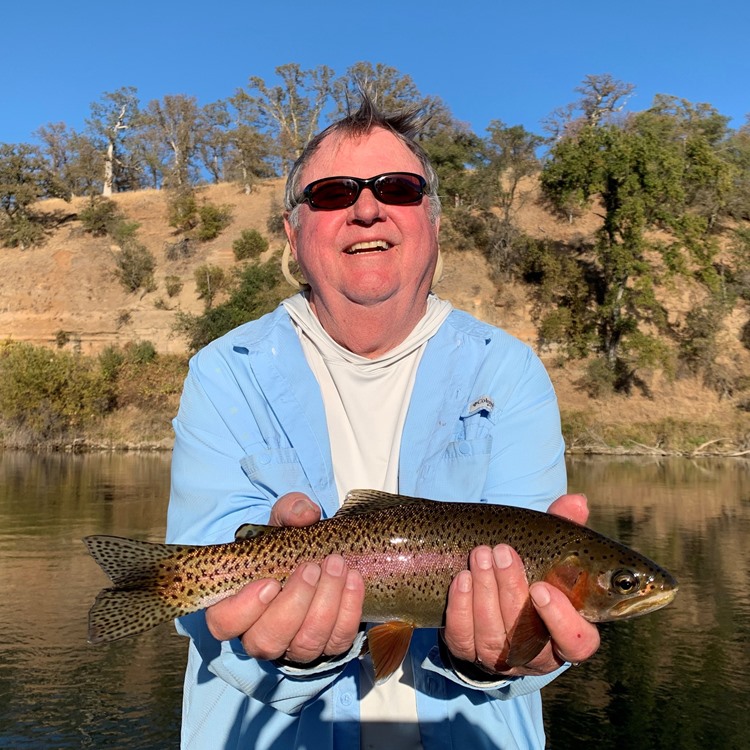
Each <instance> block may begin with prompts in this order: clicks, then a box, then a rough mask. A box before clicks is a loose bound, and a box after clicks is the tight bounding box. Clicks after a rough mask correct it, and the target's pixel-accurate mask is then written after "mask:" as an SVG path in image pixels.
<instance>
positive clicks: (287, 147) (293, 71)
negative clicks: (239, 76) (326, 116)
mask: <svg viewBox="0 0 750 750" xmlns="http://www.w3.org/2000/svg"><path fill="white" fill-rule="evenodd" d="M276 75H277V76H278V77H279V78H280V79H281V84H280V85H277V86H268V85H267V84H266V82H265V81H264V80H263V79H262V78H260V77H259V76H252V77H251V78H250V81H249V83H250V85H249V91H243V90H240V91H238V92H237V95H236V97H235V98H236V99H237V98H240V99H241V98H245V99H246V101H245V103H244V104H243V106H244V107H246V108H247V109H248V110H251V111H252V112H253V114H254V116H253V118H252V124H253V125H254V126H255V127H256V128H257V129H258V130H260V131H261V132H263V133H267V134H269V135H271V136H272V137H273V138H274V140H275V142H276V147H277V156H278V158H279V159H280V160H281V162H282V166H283V169H284V170H286V169H287V168H288V167H289V166H290V165H291V164H292V163H293V162H294V161H295V160H296V159H297V157H298V156H299V155H300V154H301V153H302V149H303V148H304V147H305V144H306V143H307V142H308V141H309V140H310V139H311V138H312V137H313V136H314V135H315V134H316V133H317V132H318V130H319V123H320V118H321V115H322V112H323V108H324V106H325V104H326V102H327V100H328V98H329V96H330V93H331V79H332V78H333V71H332V70H331V69H330V68H329V67H327V66H326V65H319V66H318V67H317V68H313V69H312V70H302V68H301V67H300V66H299V65H298V64H297V63H287V64H286V65H281V66H279V67H278V68H276Z"/></svg>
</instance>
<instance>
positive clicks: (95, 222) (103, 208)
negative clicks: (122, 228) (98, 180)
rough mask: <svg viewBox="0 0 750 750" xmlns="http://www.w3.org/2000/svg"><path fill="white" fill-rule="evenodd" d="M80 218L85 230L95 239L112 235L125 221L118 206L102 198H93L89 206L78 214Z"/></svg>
mask: <svg viewBox="0 0 750 750" xmlns="http://www.w3.org/2000/svg"><path fill="white" fill-rule="evenodd" d="M78 218H79V219H80V220H81V224H82V225H83V228H84V230H85V231H86V232H88V233H89V234H93V235H94V237H104V236H106V235H108V234H109V235H111V234H112V233H113V230H114V228H115V226H116V225H117V224H119V223H120V222H122V221H123V216H122V214H121V213H120V209H119V208H118V207H117V204H116V203H115V202H114V201H113V200H110V199H109V198H102V197H101V196H97V197H94V198H92V199H91V200H90V201H89V204H88V206H86V208H84V209H82V210H81V211H79V212H78Z"/></svg>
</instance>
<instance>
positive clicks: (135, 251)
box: [115, 242, 156, 292]
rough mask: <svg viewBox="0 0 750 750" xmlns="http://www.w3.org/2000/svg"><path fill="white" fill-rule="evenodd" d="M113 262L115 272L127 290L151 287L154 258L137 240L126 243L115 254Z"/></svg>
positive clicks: (152, 283) (134, 290)
mask: <svg viewBox="0 0 750 750" xmlns="http://www.w3.org/2000/svg"><path fill="white" fill-rule="evenodd" d="M115 264H116V266H117V268H116V270H115V274H116V275H117V278H118V279H119V280H120V283H121V284H122V285H123V286H124V287H125V289H127V290H128V291H129V292H136V291H138V290H139V289H140V288H141V287H143V288H144V289H145V290H146V291H150V290H152V289H153V287H154V268H156V260H155V259H154V256H153V255H152V254H151V252H149V250H148V248H147V247H146V246H145V245H141V244H140V243H138V242H130V243H128V244H126V245H125V247H123V248H122V250H120V252H119V253H118V254H117V256H116V258H115Z"/></svg>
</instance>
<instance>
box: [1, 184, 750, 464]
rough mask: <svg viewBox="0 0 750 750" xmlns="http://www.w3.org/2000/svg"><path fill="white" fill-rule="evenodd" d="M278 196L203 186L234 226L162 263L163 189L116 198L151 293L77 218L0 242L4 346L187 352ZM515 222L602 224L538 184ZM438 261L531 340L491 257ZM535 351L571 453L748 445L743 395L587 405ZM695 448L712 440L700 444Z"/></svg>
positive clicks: (729, 357) (580, 231)
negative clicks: (208, 302) (9, 243)
mask: <svg viewBox="0 0 750 750" xmlns="http://www.w3.org/2000/svg"><path fill="white" fill-rule="evenodd" d="M282 191H283V184H282V181H280V180H271V181H267V182H265V183H262V184H261V185H260V186H259V187H258V188H257V189H256V191H255V192H254V193H253V194H251V195H249V196H247V195H244V194H243V193H242V192H241V191H239V190H238V189H237V187H236V186H234V185H229V184H222V185H216V186H209V187H206V188H205V189H204V190H203V191H202V192H201V196H205V198H206V199H207V200H209V201H210V202H211V203H213V204H217V205H230V206H232V211H233V221H232V224H231V226H230V227H229V228H228V229H227V230H225V231H224V232H223V233H222V234H221V235H220V236H219V237H218V238H217V239H216V240H213V241H211V242H208V243H205V244H203V245H200V246H199V248H198V250H197V252H195V254H194V255H192V256H191V257H189V258H183V259H180V260H168V258H167V255H166V247H167V245H168V244H169V243H172V242H174V241H175V239H177V237H176V236H175V235H174V232H173V230H172V229H171V228H170V227H169V226H168V224H167V219H166V203H165V196H164V194H162V193H161V192H159V191H141V192H135V193H123V194H119V195H115V196H114V200H115V201H116V203H117V204H118V206H119V207H120V209H121V211H122V213H123V214H125V216H126V217H127V218H128V220H130V221H136V222H138V223H139V225H140V228H139V230H138V239H139V241H140V242H142V243H143V244H145V245H146V246H147V247H148V249H149V250H150V251H151V252H152V253H153V255H154V256H155V258H156V261H157V268H156V272H155V281H156V288H155V290H154V291H149V292H143V291H141V292H139V293H136V294H129V293H127V292H126V291H125V290H124V289H123V287H122V286H121V284H120V283H119V281H118V280H117V278H116V276H115V274H114V269H115V263H114V257H115V256H114V253H116V252H117V248H116V247H112V246H111V245H110V241H109V240H107V239H106V238H96V237H92V236H90V235H89V234H86V233H85V232H84V231H83V229H82V227H81V224H80V222H79V221H78V220H76V219H75V218H74V217H73V216H71V217H70V219H69V220H68V221H66V222H64V223H62V224H61V225H60V227H59V228H58V229H57V230H56V231H55V232H54V233H53V234H52V236H51V237H50V238H49V240H48V242H47V243H46V244H45V245H44V246H42V247H39V248H33V249H28V250H19V249H9V248H2V250H0V269H1V270H2V273H0V300H2V302H1V303H0V341H2V340H6V339H11V340H14V341H26V342H29V343H33V344H42V345H46V346H50V347H55V346H56V345H57V343H58V342H59V341H60V340H65V341H67V343H66V344H65V347H66V348H68V349H75V350H77V351H80V352H82V353H83V354H96V353H98V352H100V351H101V350H102V349H104V348H105V347H107V346H109V345H124V344H126V343H128V342H134V341H135V342H138V341H150V342H152V343H153V344H154V346H155V347H156V349H157V351H159V352H162V353H175V354H176V353H183V352H184V351H185V342H184V340H182V339H180V338H179V337H177V336H176V335H175V334H174V332H173V326H174V322H175V315H176V313H177V312H178V311H184V312H190V313H201V312H202V311H203V309H204V305H203V301H202V300H199V299H198V297H197V293H196V285H195V280H194V271H195V268H196V267H198V266H199V265H203V264H206V263H208V264H212V265H217V266H220V267H222V268H225V269H231V268H232V267H234V266H235V265H236V261H235V258H234V254H233V251H232V242H233V241H234V240H235V239H236V238H237V237H239V235H240V233H241V231H242V230H243V229H247V228H255V229H258V230H259V231H260V232H261V233H263V234H264V235H265V236H268V231H267V229H266V221H267V219H268V217H269V215H270V213H271V212H272V211H273V210H278V209H277V208H274V207H277V206H279V205H280V204H281V196H282ZM85 202H86V201H85V199H82V198H76V199H74V200H73V201H72V203H65V202H63V201H57V200H50V201H45V202H44V203H43V204H41V206H40V209H41V210H43V211H47V212H55V211H58V212H60V213H61V214H62V215H74V214H75V213H76V212H77V211H78V210H80V209H81V208H82V207H83V206H84V205H85ZM517 220H518V222H519V224H520V226H521V228H522V229H523V231H525V232H526V233H528V234H529V235H531V236H536V237H548V238H553V239H558V240H566V241H577V240H584V239H586V238H590V237H591V235H592V233H593V232H594V231H595V230H596V228H597V226H598V225H599V221H600V220H599V218H598V217H597V216H596V214H595V213H591V214H589V215H586V216H583V217H581V218H578V219H576V220H574V221H573V222H572V223H569V222H568V221H566V220H561V219H558V218H556V217H554V216H552V215H550V214H549V213H548V212H547V211H545V210H544V208H543V207H542V206H541V205H540V203H539V202H538V201H537V200H536V186H535V184H534V183H533V182H529V183H528V184H527V185H526V186H525V190H524V191H522V196H521V200H520V204H519V208H518V214H517ZM281 245H282V240H281V239H280V238H278V237H277V238H275V239H273V240H272V242H271V249H270V250H269V253H271V252H273V251H274V250H278V249H280V247H281ZM444 260H445V272H444V275H443V278H442V280H441V282H440V284H439V286H438V287H437V290H436V291H437V292H438V294H440V295H441V296H443V297H445V298H447V299H450V300H451V301H452V302H453V304H454V305H456V306H457V307H460V308H462V309H465V310H467V311H469V312H470V313H472V314H474V315H476V316H477V317H479V318H482V319H484V320H486V321H488V322H490V323H493V324H495V325H499V326H501V327H503V328H505V329H506V330H507V331H509V332H510V333H511V334H513V335H515V336H517V337H518V338H520V339H522V340H523V341H526V342H527V343H529V344H531V345H532V346H535V345H536V329H535V325H534V322H533V318H532V301H531V299H530V298H529V296H528V290H527V289H526V287H524V286H523V285H520V284H517V283H510V282H509V283H501V285H500V288H498V286H497V285H496V283H495V282H494V281H492V280H491V279H490V274H489V268H488V266H487V263H486V261H485V260H484V258H483V257H482V256H480V255H477V254H475V253H471V252H450V250H445V252H444ZM168 276H177V277H179V278H180V279H181V281H182V284H183V285H182V289H181V291H180V292H179V293H178V294H176V295H175V296H173V297H170V296H169V295H168V294H167V292H166V287H165V279H166V277H168ZM290 292H291V288H290ZM661 294H663V295H664V298H663V301H664V302H665V303H666V305H667V307H668V309H669V311H670V318H671V319H672V320H680V319H681V318H682V317H683V316H684V314H685V312H686V311H687V310H688V309H689V308H690V306H691V305H692V304H694V302H695V300H696V299H699V297H700V292H699V290H698V289H697V288H693V287H692V286H691V285H690V284H689V283H687V282H680V283H677V282H675V283H674V284H672V285H671V286H670V287H669V288H666V289H662V290H661ZM747 317H748V312H747V310H746V309H745V308H744V307H737V308H736V309H735V312H734V313H733V315H732V316H731V317H730V319H729V321H728V325H727V328H726V330H724V331H722V333H721V349H722V355H721V357H722V364H725V365H726V368H728V369H729V370H731V371H732V372H734V373H737V372H741V373H747V374H748V375H750V353H749V352H747V350H745V348H744V347H743V346H742V345H741V344H740V342H739V340H738V332H739V330H740V328H741V326H742V325H743V324H744V323H745V321H746V320H747ZM63 333H64V336H63ZM540 355H541V356H542V358H543V360H544V361H545V363H546V364H547V367H548V369H549V372H550V376H551V377H552V380H553V382H554V384H555V387H556V390H557V392H558V396H559V398H560V403H561V408H562V410H563V415H564V422H565V425H566V437H567V439H568V444H569V446H571V447H573V448H578V449H580V450H594V451H612V450H620V449H621V448H620V447H618V446H627V450H630V451H632V450H642V451H646V452H657V453H658V452H660V451H662V450H664V451H665V452H671V451H674V450H681V451H686V452H690V451H691V450H693V451H694V450H696V449H698V451H699V452H705V451H708V452H712V451H714V450H717V451H719V452H724V453H727V452H728V453H739V452H742V451H744V450H745V448H746V447H750V446H746V445H745V436H746V435H749V436H750V418H748V416H747V414H746V412H745V411H744V410H743V409H741V408H738V407H739V405H740V404H741V403H743V399H744V398H747V397H748V394H747V393H746V394H744V395H743V394H742V393H738V394H734V396H733V397H732V398H728V397H724V398H720V397H719V395H718V394H717V393H716V392H715V391H713V390H710V389H708V388H706V387H704V386H703V384H702V383H701V381H700V380H697V379H696V378H692V377H691V378H678V379H675V380H672V381H670V380H669V379H667V378H666V377H665V376H664V375H662V374H660V373H656V374H654V375H653V376H652V377H651V378H650V381H649V383H648V385H649V389H650V397H645V396H643V395H642V394H638V393H635V394H633V395H631V396H629V397H625V396H613V397H610V398H607V399H602V400H593V399H590V398H588V397H587V396H586V394H585V393H584V392H583V391H582V390H581V389H580V388H579V387H577V385H576V382H577V381H578V379H579V378H580V376H581V374H582V366H581V365H580V364H579V363H562V364H561V363H559V362H558V358H557V357H556V356H555V354H554V352H548V351H543V352H540ZM167 434H168V424H167V425H165V435H167ZM134 437H136V438H137V436H134ZM702 443H709V445H707V446H705V447H701V445H702ZM639 446H640V447H639ZM685 446H687V447H685Z"/></svg>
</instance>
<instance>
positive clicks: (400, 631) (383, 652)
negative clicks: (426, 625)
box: [367, 620, 414, 683]
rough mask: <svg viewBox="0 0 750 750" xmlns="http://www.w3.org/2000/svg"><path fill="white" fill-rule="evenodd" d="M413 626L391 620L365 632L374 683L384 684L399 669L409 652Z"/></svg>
mask: <svg viewBox="0 0 750 750" xmlns="http://www.w3.org/2000/svg"><path fill="white" fill-rule="evenodd" d="M413 632H414V624H413V623H411V622H404V621H403V620H391V621H390V622H385V623H383V624H382V625H375V626H374V627H372V628H370V630H368V631H367V644H368V647H369V651H370V656H371V657H372V665H373V667H374V668H375V682H376V683H381V682H385V681H386V680H387V679H388V678H389V677H390V676H391V675H392V674H393V673H394V672H395V671H396V670H397V669H398V667H399V665H400V664H401V662H402V661H403V660H404V657H405V656H406V652H407V651H408V650H409V643H411V636H412V633H413Z"/></svg>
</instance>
